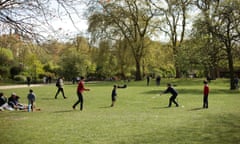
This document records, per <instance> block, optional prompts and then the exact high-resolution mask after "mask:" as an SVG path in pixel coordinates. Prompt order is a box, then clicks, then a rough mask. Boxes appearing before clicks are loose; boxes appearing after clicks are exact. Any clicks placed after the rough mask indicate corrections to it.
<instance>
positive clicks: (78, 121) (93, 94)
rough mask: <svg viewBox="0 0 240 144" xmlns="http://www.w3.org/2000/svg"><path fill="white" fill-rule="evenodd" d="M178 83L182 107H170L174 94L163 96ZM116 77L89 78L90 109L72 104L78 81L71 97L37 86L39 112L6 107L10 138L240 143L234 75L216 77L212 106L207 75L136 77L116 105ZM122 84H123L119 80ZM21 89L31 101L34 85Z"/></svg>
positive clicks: (48, 142)
mask: <svg viewBox="0 0 240 144" xmlns="http://www.w3.org/2000/svg"><path fill="white" fill-rule="evenodd" d="M167 82H171V83H173V84H175V85H176V89H177V90H178V92H179V96H178V99H177V100H178V102H179V104H180V107H177V108H176V107H174V106H173V107H171V108H166V106H167V105H168V99H169V96H170V94H165V95H162V96H159V93H160V92H161V91H163V90H164V89H165V88H166V83H167ZM113 84H114V83H112V82H101V83H100V82H97V83H86V85H85V86H86V87H87V88H90V89H91V91H89V92H85V93H84V100H85V103H84V110H83V111H79V106H78V107H77V108H76V110H72V105H73V103H74V102H75V101H76V100H77V96H76V85H65V87H64V88H65V93H66V96H67V97H68V99H63V97H62V96H61V95H59V96H58V99H54V95H55V92H56V87H55V85H54V84H53V85H46V86H41V87H33V90H34V92H35V93H36V95H37V106H38V107H39V108H41V111H38V112H21V111H4V112H0V123H1V128H0V139H1V142H0V143H2V142H4V144H55V143H58V144H113V143H116V144H218V143H221V144H237V143H240V107H239V104H240V91H239V90H238V91H230V90H229V83H228V80H225V79H219V80H216V81H212V82H211V83H210V84H209V86H210V95H209V108H208V109H202V108H201V107H202V89H203V83H202V79H192V80H190V79H182V80H174V79H169V80H166V79H165V80H163V81H162V83H161V86H159V87H157V86H156V85H155V83H154V81H152V82H151V84H150V86H148V87H147V86H146V81H142V82H130V83H128V87H127V89H118V90H117V93H118V98H117V102H116V105H115V107H113V108H110V107H109V106H110V104H111V90H112V85H113ZM117 84H123V83H122V82H118V83H117ZM1 91H2V92H4V93H5V95H6V96H10V94H11V93H12V92H16V93H17V94H18V95H19V96H21V99H20V101H21V102H22V103H27V98H26V97H27V96H26V95H27V93H28V88H18V89H8V90H1Z"/></svg>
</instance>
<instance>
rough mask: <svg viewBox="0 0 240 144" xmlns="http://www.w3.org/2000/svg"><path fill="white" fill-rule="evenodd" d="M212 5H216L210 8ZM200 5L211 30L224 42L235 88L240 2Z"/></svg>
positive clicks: (231, 81) (205, 3)
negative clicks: (235, 51) (234, 59)
mask: <svg viewBox="0 0 240 144" xmlns="http://www.w3.org/2000/svg"><path fill="white" fill-rule="evenodd" d="M212 5H213V6H214V7H212V9H210V8H211V7H210V6H212ZM198 7H199V8H200V9H201V10H202V12H203V13H204V15H205V20H206V25H207V26H208V30H209V32H210V33H211V34H212V35H213V36H215V37H216V38H217V39H218V40H219V41H220V42H221V43H222V44H224V50H225V51H226V54H227V59H228V69H229V73H230V89H235V85H234V62H233V51H234V49H237V48H238V45H239V41H240V31H239V29H240V28H239V24H240V2H239V1H237V0H233V1H229V0H225V1H214V2H206V1H203V2H202V3H200V4H199V5H198Z"/></svg>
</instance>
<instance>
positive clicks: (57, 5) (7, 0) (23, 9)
mask: <svg viewBox="0 0 240 144" xmlns="http://www.w3.org/2000/svg"><path fill="white" fill-rule="evenodd" d="M84 1H85V0H75V1H66V0H1V1H0V23H1V27H0V29H1V30H2V33H5V34H6V33H15V34H18V35H19V36H20V37H21V38H23V39H25V40H32V39H35V40H36V41H37V42H39V40H40V38H43V36H42V35H41V34H43V33H42V32H44V33H45V34H46V33H47V34H50V33H49V31H52V32H54V33H55V34H56V33H57V32H58V30H56V29H54V28H53V27H52V25H51V23H50V21H49V20H56V19H61V17H62V16H65V17H67V18H69V19H70V20H71V21H72V23H73V25H74V26H75V28H76V30H78V27H77V26H76V25H75V21H74V20H75V19H77V18H80V17H81V16H80V15H79V11H78V10H79V9H78V8H79V6H80V5H82V4H84ZM73 16H74V18H73ZM40 32H41V33H40Z"/></svg>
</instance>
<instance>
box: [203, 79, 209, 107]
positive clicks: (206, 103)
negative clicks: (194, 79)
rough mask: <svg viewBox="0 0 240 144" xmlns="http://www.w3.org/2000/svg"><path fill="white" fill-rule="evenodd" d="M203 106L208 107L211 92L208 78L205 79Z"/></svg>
mask: <svg viewBox="0 0 240 144" xmlns="http://www.w3.org/2000/svg"><path fill="white" fill-rule="evenodd" d="M203 83H204V87H203V108H208V94H209V87H208V82H207V81H206V80H204V81H203Z"/></svg>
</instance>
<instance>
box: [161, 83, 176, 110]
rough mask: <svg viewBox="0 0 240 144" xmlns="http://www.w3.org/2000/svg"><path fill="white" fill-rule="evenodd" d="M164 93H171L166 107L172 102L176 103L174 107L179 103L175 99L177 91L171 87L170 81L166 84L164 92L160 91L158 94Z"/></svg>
mask: <svg viewBox="0 0 240 144" xmlns="http://www.w3.org/2000/svg"><path fill="white" fill-rule="evenodd" d="M165 93H171V94H172V96H171V97H170V98H169V104H168V107H171V106H172V102H173V103H174V104H175V105H176V107H178V106H179V104H178V103H177V102H176V101H175V99H176V98H177V96H178V92H177V91H176V90H175V89H174V88H173V87H172V85H171V84H170V83H168V84H167V89H166V90H165V91H164V92H162V93H160V95H161V94H165Z"/></svg>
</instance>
